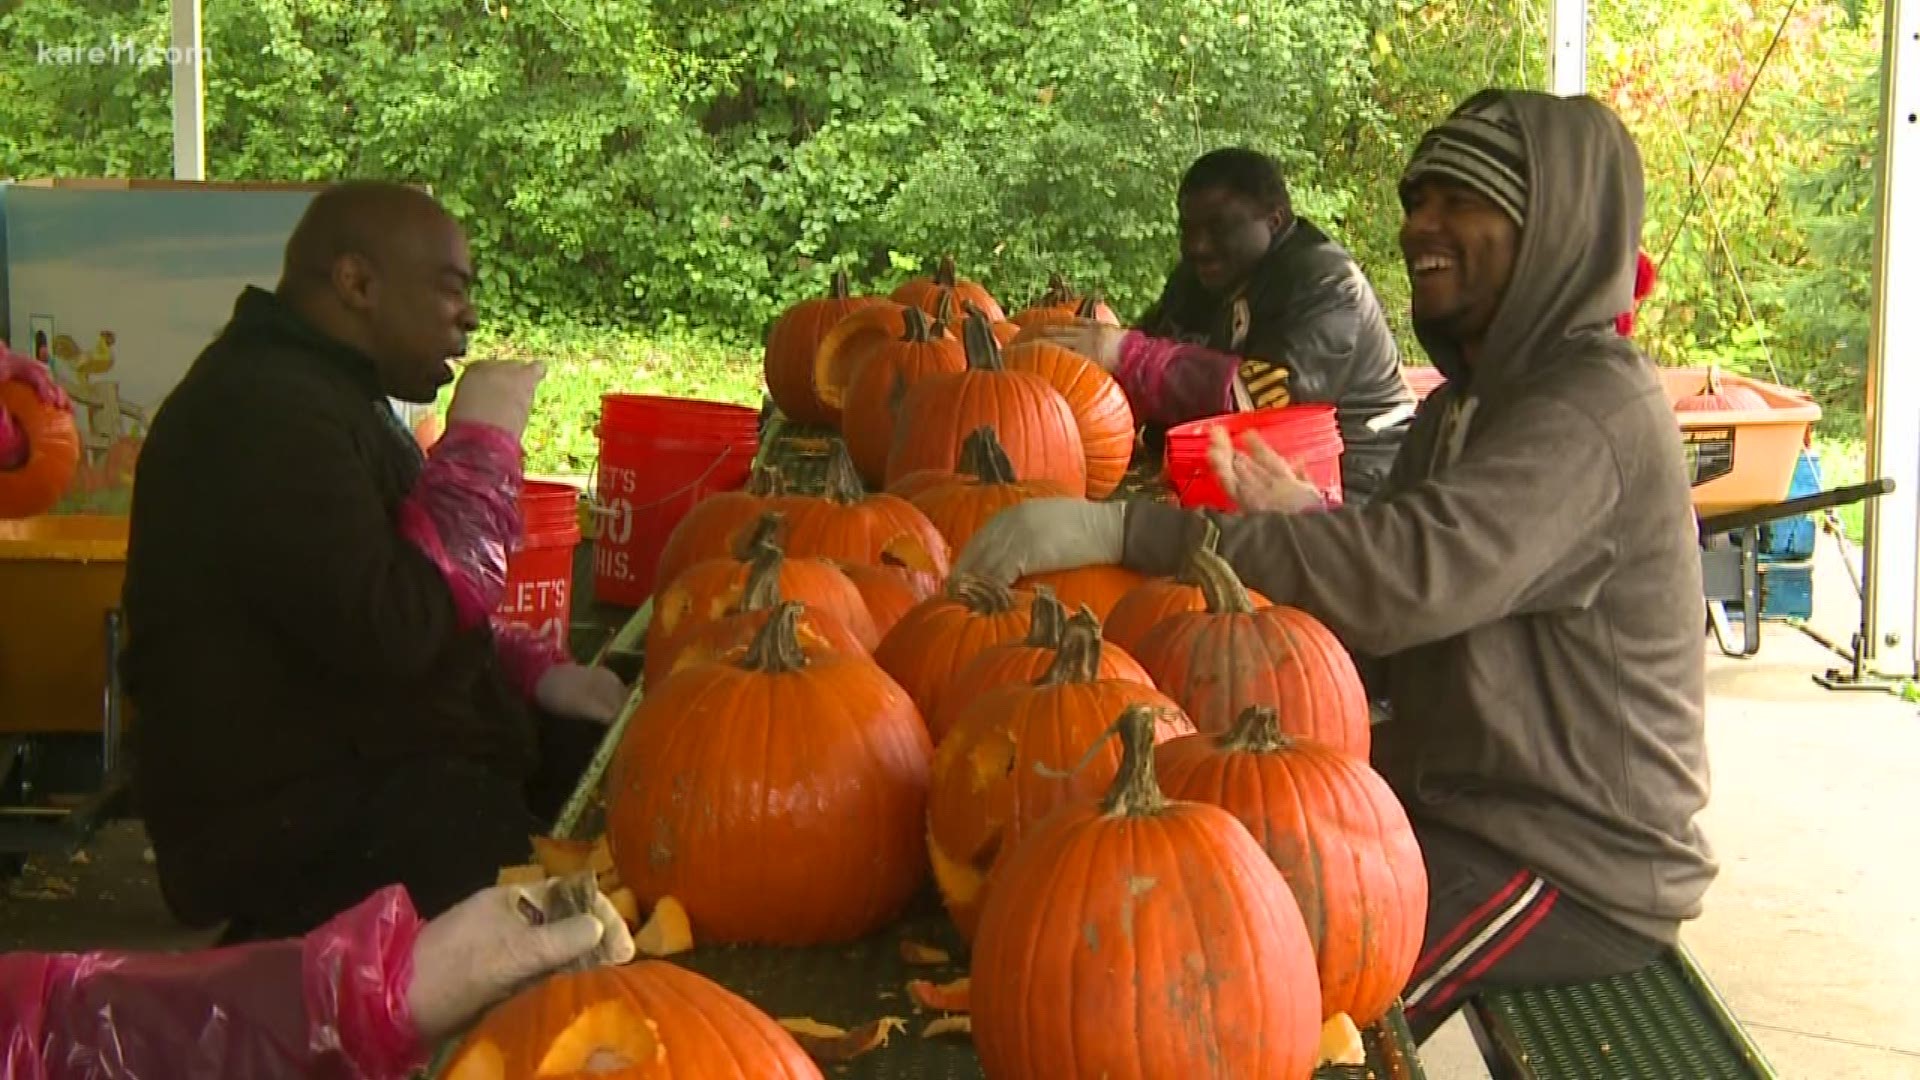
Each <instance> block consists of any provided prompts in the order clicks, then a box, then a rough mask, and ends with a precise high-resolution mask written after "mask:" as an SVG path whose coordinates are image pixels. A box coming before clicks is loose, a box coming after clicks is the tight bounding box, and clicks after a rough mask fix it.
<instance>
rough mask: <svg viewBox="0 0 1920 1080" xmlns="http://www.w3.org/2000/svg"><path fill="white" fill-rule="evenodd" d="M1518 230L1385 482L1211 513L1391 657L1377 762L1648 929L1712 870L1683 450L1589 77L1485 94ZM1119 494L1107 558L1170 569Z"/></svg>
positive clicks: (1340, 624)
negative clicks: (1115, 540)
mask: <svg viewBox="0 0 1920 1080" xmlns="http://www.w3.org/2000/svg"><path fill="white" fill-rule="evenodd" d="M1507 97H1508V100H1509V103H1510V105H1511V109H1512V115H1513V117H1514V119H1515V120H1516V121H1517V124H1518V127H1519V130H1520V134H1521V144H1522V147H1523V151H1524V155H1525V159H1526V163H1527V167H1528V171H1529V174H1530V177H1531V180H1530V190H1531V194H1530V205H1529V208H1528V210H1527V221H1528V222H1529V224H1527V225H1526V226H1523V227H1522V228H1521V230H1520V232H1519V235H1518V238H1517V245H1518V247H1517V250H1516V252H1515V260H1514V267H1513V276H1512V280H1511V282H1510V283H1509V285H1508V286H1507V289H1506V292H1505V294H1504V295H1503V297H1502V299H1501V303H1500V306H1499V309H1498V311H1497V313H1496V314H1495V317H1494V320H1493V324H1492V326H1491V327H1490V328H1489V331H1488V335H1487V339H1486V341H1485V342H1484V347H1483V349H1482V350H1481V356H1480V358H1479V359H1478V360H1477V361H1476V363H1475V365H1474V367H1473V368H1472V369H1471V370H1468V369H1467V367H1466V366H1465V365H1464V364H1463V363H1462V360H1461V356H1460V353H1459V350H1458V348H1457V347H1456V346H1455V344H1454V343H1452V342H1450V341H1446V340H1441V339H1439V338H1437V337H1434V336H1431V335H1430V334H1427V333H1422V337H1421V343H1422V344H1423V345H1424V346H1425V347H1426V349H1427V351H1428V353H1429V355H1430V356H1432V358H1433V360H1434V362H1435V364H1436V365H1437V366H1438V367H1439V368H1440V369H1441V370H1442V371H1443V372H1444V373H1445V374H1446V376H1447V380H1448V381H1447V383H1446V384H1445V385H1444V386H1442V387H1441V388H1440V389H1439V390H1438V391H1436V392H1435V393H1434V394H1433V395H1432V396H1431V397H1429V398H1428V399H1427V401H1426V402H1425V403H1423V405H1422V407H1421V409H1420V412H1419V414H1418V415H1417V416H1416V418H1415V421H1414V424H1413V427H1412V430H1411V431H1409V433H1408V436H1407V441H1406V442H1405V444H1404V445H1403V446H1402V448H1401V451H1400V454H1399V455H1398V457H1396V459H1395V461H1394V466H1393V469H1392V472H1391V474H1390V476H1389V477H1388V481H1387V484H1386V486H1385V488H1384V489H1383V491H1382V493H1381V495H1380V496H1379V497H1378V498H1377V499H1376V500H1375V501H1373V502H1372V503H1370V504H1368V505H1366V506H1364V507H1355V508H1348V509H1342V510H1337V511H1334V512H1332V513H1324V514H1306V515H1294V516H1289V515H1283V514H1246V515H1219V514H1215V515H1212V516H1213V517H1214V518H1215V520H1216V521H1217V522H1218V524H1219V528H1220V551H1221V553H1222V554H1223V555H1224V556H1225V557H1226V558H1227V559H1228V560H1229V561H1230V562H1231V563H1232V565H1233V567H1234V569H1235V570H1236V571H1238V572H1239V573H1240V575H1241V576H1242V577H1243V578H1244V580H1245V581H1246V583H1247V585H1248V586H1249V587H1251V588H1254V589H1257V590H1259V591H1260V592H1263V593H1265V594H1266V595H1268V596H1269V597H1272V598H1273V599H1274V601H1275V602H1277V603H1286V604H1291V605H1294V606H1296V607H1299V608H1302V609H1304V610H1306V611H1307V612H1310V613H1311V614H1313V615H1315V616H1316V617H1318V618H1319V619H1320V620H1322V621H1323V622H1325V623H1326V624H1327V625H1328V626H1329V627H1330V628H1331V629H1332V630H1333V631H1334V632H1335V633H1337V634H1339V635H1340V636H1341V637H1342V639H1343V640H1345V641H1346V642H1347V643H1348V645H1349V647H1351V648H1353V649H1355V650H1356V651H1358V652H1361V653H1366V654H1371V655H1376V656H1386V657H1388V658H1389V659H1388V662H1387V682H1388V687H1389V692H1390V697H1391V700H1392V702H1393V707H1394V719H1393V720H1391V721H1389V722H1387V723H1385V724H1382V725H1381V726H1380V727H1378V728H1377V729H1376V730H1375V733H1374V765H1375V767H1376V768H1377V769H1378V770H1379V771H1380V772H1381V774H1382V775H1383V776H1385V777H1386V779H1387V780H1388V782H1389V783H1390V784H1392V786H1393V788H1394V790H1395V791H1396V792H1397V793H1398V794H1399V796H1400V798H1401V800H1402V801H1403V802H1404V803H1405V805H1406V807H1407V810H1408V813H1409V815H1410V816H1411V817H1413V818H1414V819H1415V820H1417V821H1418V820H1425V821H1429V822H1434V823H1437V824H1441V825H1445V826H1450V827H1453V828H1456V829H1459V830H1462V831H1465V832H1467V833H1470V834H1472V835H1475V836H1477V837H1479V838H1481V839H1483V840H1484V841H1486V842H1487V843H1489V844H1491V845H1493V846H1494V847H1496V848H1498V849H1501V850H1502V851H1504V852H1506V853H1507V854H1508V855H1510V856H1511V857H1512V858H1514V859H1515V860H1516V861H1517V862H1518V863H1519V864H1521V865H1523V866H1526V867H1528V868H1529V869H1531V870H1533V871H1534V872H1535V873H1537V874H1539V875H1541V876H1542V877H1544V878H1546V879H1548V880H1549V881H1551V882H1553V883H1554V884H1556V885H1558V886H1559V887H1560V888H1561V889H1562V890H1563V891H1564V892H1566V893H1567V894H1568V895H1570V896H1572V897H1574V898H1575V899H1577V900H1579V901H1581V902H1583V903H1585V904H1587V905H1588V906H1590V907H1592V908H1594V909H1596V910H1597V911H1599V912H1601V913H1602V914H1604V915H1606V916H1607V917H1609V918H1611V919H1613V920H1614V921H1615V922H1616V923H1618V924H1620V925H1623V926H1625V927H1627V928H1629V929H1631V930H1635V931H1638V932H1640V933H1642V934H1645V935H1647V936H1648V937H1651V938H1654V939H1656V940H1660V941H1672V940H1674V939H1675V937H1676V936H1677V933H1678V927H1679V924H1680V923H1681V922H1682V921H1683V920H1686V919H1689V918H1692V917H1694V916H1696V915H1697V914H1699V912H1700V909H1701V899H1702V896H1703V895H1704V894H1705V892H1706V889H1707V886H1708V885H1709V883H1710V882H1711V881H1712V880H1713V878H1714V876H1715V873H1716V866H1715V863H1714V859H1713V856H1712V853H1711V851H1710V848H1709V846H1708V844H1707V841H1706V839H1705V838H1704V837H1703V836H1702V834H1701V832H1700V829H1699V827H1698V826H1697V824H1696V823H1695V818H1696V815H1697V814H1698V813H1699V811H1700V810H1701V808H1702V807H1703V806H1704V805H1705V804H1706V800H1707V793H1708V770H1707V753H1706V744H1705V652H1704V647H1703V645H1702V637H1701V634H1702V628H1703V627H1704V626H1705V624H1706V618H1705V601H1704V599H1703V593H1702V585H1701V578H1700V554H1699V547H1698V544H1699V540H1698V528H1697V525H1696V522H1695V518H1694V514H1693V509H1692V505H1691V498H1690V495H1689V479H1688V475H1687V470H1686V465H1685V457H1684V454H1683V450H1682V447H1681V441H1680V435H1679V431H1678V425H1676V424H1675V423H1674V419H1673V413H1672V409H1671V406H1670V405H1669V404H1668V401H1667V398H1666V394H1665V390H1664V389H1663V387H1662V385H1661V382H1660V379H1659V375H1658V372H1657V371H1656V370H1655V368H1654V366H1653V364H1652V363H1651V362H1650V361H1649V360H1648V359H1647V358H1646V357H1645V356H1643V355H1642V354H1641V353H1640V352H1639V351H1638V350H1637V349H1635V348H1634V347H1633V345H1632V344H1631V343H1630V342H1629V341H1627V340H1626V339H1624V338H1622V337H1621V336H1620V335H1619V334H1618V333H1617V332H1616V331H1615V329H1614V319H1615V317H1616V316H1617V315H1618V314H1619V313H1620V312H1623V311H1627V310H1630V309H1631V307H1632V295H1633V286H1634V270H1635V255H1636V253H1637V251H1638V244H1639V239H1640V226H1641V217H1642V213H1643V194H1642V192H1643V187H1642V185H1643V179H1642V175H1641V165H1640V158H1639V153H1638V151H1637V149H1636V148H1635V146H1634V144H1633V141H1632V138H1631V136H1630V135H1629V134H1628V133H1627V131H1626V129H1625V128H1624V127H1623V126H1622V125H1621V123H1620V121H1619V120H1618V118H1617V117H1615V116H1614V114H1613V113H1611V112H1610V111H1608V110H1607V109H1606V108H1605V107H1604V106H1602V105H1601V104H1599V103H1598V102H1596V101H1594V100H1593V99H1591V98H1584V97H1583V98H1572V99H1563V98H1557V97H1553V96H1550V95H1546V94H1537V93H1524V92H1517V93H1512V94H1509V95H1507ZM1188 513H1189V512H1188V511H1182V510H1179V509H1176V508H1172V507H1164V506H1154V505H1150V504H1146V503H1135V504H1132V505H1131V506H1130V507H1129V510H1128V514H1127V525H1126V556H1125V559H1126V563H1127V565H1129V566H1131V567H1133V568H1134V569H1136V570H1140V571H1144V572H1147V573H1153V574H1162V573H1171V572H1173V571H1174V570H1175V569H1176V568H1177V566H1178V564H1179V562H1180V559H1181V556H1182V550H1181V549H1182V542H1181V541H1182V538H1183V537H1185V536H1187V535H1189V534H1188V533H1187V532H1186V527H1187V526H1186V523H1185V522H1184V521H1183V520H1181V519H1182V518H1183V517H1185V516H1187V515H1188Z"/></svg>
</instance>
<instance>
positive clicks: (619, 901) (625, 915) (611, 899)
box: [607, 885, 640, 930]
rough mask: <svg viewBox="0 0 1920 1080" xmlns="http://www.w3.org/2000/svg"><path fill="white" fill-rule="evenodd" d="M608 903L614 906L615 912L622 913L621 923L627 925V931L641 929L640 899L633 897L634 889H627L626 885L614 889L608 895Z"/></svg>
mask: <svg viewBox="0 0 1920 1080" xmlns="http://www.w3.org/2000/svg"><path fill="white" fill-rule="evenodd" d="M607 903H609V904H612V905H613V910H615V911H617V912H619V913H620V921H621V922H624V923H626V924H627V929H629V930H635V929H638V928H639V926H640V899H639V897H636V896H634V895H633V890H632V889H629V888H627V887H626V886H625V885H622V886H620V887H619V888H617V889H614V890H613V891H612V892H610V893H607Z"/></svg>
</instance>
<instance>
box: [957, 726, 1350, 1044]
mask: <svg viewBox="0 0 1920 1080" xmlns="http://www.w3.org/2000/svg"><path fill="white" fill-rule="evenodd" d="M1118 727H1119V729H1120V738H1121V741H1122V742H1123V744H1124V748H1125V749H1124V753H1123V756H1122V758H1121V762H1120V765H1119V767H1118V769H1117V770H1115V775H1114V778H1113V782H1112V784H1111V785H1110V786H1109V787H1108V788H1107V789H1106V794H1105V796H1104V797H1100V796H1095V797H1092V798H1088V797H1079V798H1074V799H1071V800H1069V801H1068V802H1067V803H1066V804H1065V805H1063V806H1061V807H1060V808H1059V809H1058V810H1057V811H1055V813H1054V814H1053V815H1052V816H1051V817H1050V818H1048V819H1047V820H1046V821H1045V822H1043V823H1042V824H1041V825H1040V826H1039V827H1038V828H1036V829H1034V830H1033V831H1032V832H1031V833H1030V834H1029V835H1028V836H1027V838H1026V839H1025V840H1023V841H1022V842H1021V844H1020V846H1019V847H1017V848H1011V849H1010V857H1009V858H1008V859H1007V860H1006V861H1005V862H1004V863H1003V864H1002V865H1001V866H1000V868H999V869H997V870H996V871H995V872H994V882H993V889H992V891H991V892H990V893H989V895H988V897H987V901H986V905H985V909H984V911H983V912H982V913H981V918H980V929H979V933H978V934H977V935H976V936H975V939H974V946H973V958H972V964H971V969H972V980H973V981H972V983H971V986H970V998H971V1005H972V1010H973V1011H972V1021H973V1024H972V1026H973V1039H974V1045H975V1047H976V1048H977V1049H978V1051H979V1054H980V1064H981V1067H982V1071H983V1072H984V1073H985V1074H986V1075H988V1076H1007V1077H1013V1076H1019V1077H1067V1076H1114V1077H1120V1076H1126V1077H1155V1078H1159V1077H1181V1078H1190V1080H1200V1078H1203V1077H1204V1078H1209V1080H1227V1078H1233V1080H1248V1078H1252V1077H1259V1078H1261V1080H1307V1078H1308V1077H1310V1076H1312V1075H1313V1071H1314V1065H1315V1063H1316V1062H1317V1060H1318V1058H1319V1048H1320V989H1319V986H1318V985H1317V980H1316V978H1315V971H1314V962H1313V945H1312V943H1311V942H1310V941H1309V940H1308V939H1307V931H1306V926H1305V923H1304V922H1303V921H1302V920H1301V917H1300V909H1299V906H1298V905H1297V904H1296V903H1295V902H1294V899H1293V894H1292V892H1291V891H1290V890H1289V889H1288V888H1287V883H1286V880H1285V879H1284V878H1282V877H1281V876H1280V874H1279V872H1278V871H1276V870H1275V869H1274V868H1273V864H1272V863H1271V862H1270V861H1268V859H1267V856H1266V853H1265V852H1263V851H1261V850H1260V845H1259V844H1257V843H1255V842H1254V840H1253V838H1252V837H1251V836H1249V835H1248V833H1247V830H1246V829H1245V828H1244V827H1243V826H1242V825H1241V824H1240V823H1239V822H1238V821H1236V820H1234V818H1233V815H1231V814H1229V813H1227V812H1226V811H1225V810H1222V809H1220V808H1219V807H1217V806H1208V805H1206V804H1205V803H1195V802H1181V801H1173V800H1169V799H1168V798H1167V797H1166V796H1165V795H1163V794H1162V793H1161V791H1160V788H1159V785H1158V784H1156V783H1155V781H1154V771H1153V759H1154V742H1155V734H1156V731H1155V722H1154V716H1153V710H1152V709H1150V708H1146V707H1138V706H1136V707H1133V708H1129V709H1128V710H1127V711H1126V712H1125V713H1124V714H1123V715H1122V717H1121V720H1120V723H1119V725H1118Z"/></svg>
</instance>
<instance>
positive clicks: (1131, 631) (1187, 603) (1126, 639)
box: [1102, 515, 1273, 650]
mask: <svg viewBox="0 0 1920 1080" xmlns="http://www.w3.org/2000/svg"><path fill="white" fill-rule="evenodd" d="M1195 520H1196V521H1197V523H1198V524H1197V526H1196V528H1195V530H1194V541H1193V545H1192V547H1190V548H1189V549H1188V555H1187V562H1186V565H1185V566H1184V567H1182V568H1181V570H1180V573H1179V574H1178V575H1176V576H1174V577H1170V578H1151V579H1148V580H1147V581H1144V582H1142V583H1140V584H1139V585H1136V586H1134V587H1133V588H1132V589H1130V590H1128V591H1127V594H1126V595H1125V596H1122V597H1121V598H1120V600H1119V602H1118V603H1116V604H1114V605H1113V611H1112V612H1111V613H1109V614H1108V615H1107V617H1106V618H1105V619H1104V620H1103V621H1102V625H1103V626H1104V627H1105V629H1106V632H1107V640H1108V641H1111V642H1113V643H1115V644H1117V645H1119V646H1120V647H1121V648H1124V649H1128V650H1132V649H1137V648H1139V647H1140V642H1141V641H1143V640H1144V639H1145V638H1146V636H1147V631H1149V630H1152V629H1153V628H1154V627H1156V626H1158V625H1160V623H1161V622H1162V621H1164V620H1166V619H1168V618H1170V617H1172V616H1174V615H1180V614H1184V613H1185V612H1189V611H1205V610H1207V597H1206V594H1204V593H1202V592H1201V591H1200V569H1199V567H1198V566H1197V565H1196V564H1195V562H1194V558H1195V556H1194V555H1193V552H1195V551H1202V550H1204V551H1214V550H1217V549H1218V547H1219V545H1220V528H1219V526H1217V525H1215V524H1214V523H1213V519H1212V518H1210V517H1207V516H1205V515H1199V516H1197V517H1196V518H1195ZM1242 588H1243V589H1245V586H1242ZM1245 591H1246V594H1247V602H1248V603H1249V604H1251V605H1252V606H1253V609H1254V610H1255V611H1258V610H1260V609H1261V608H1267V607H1272V606H1273V601H1271V600H1269V599H1267V598H1266V597H1264V596H1262V595H1260V594H1259V593H1258V592H1256V591H1254V590H1252V589H1245Z"/></svg>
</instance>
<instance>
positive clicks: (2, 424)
mask: <svg viewBox="0 0 1920 1080" xmlns="http://www.w3.org/2000/svg"><path fill="white" fill-rule="evenodd" d="M26 463H27V437H26V435H25V434H23V433H22V432H21V431H20V425H19V424H17V423H15V422H14V419H13V414H12V413H10V412H8V411H7V410H5V409H0V470H6V469H17V468H19V467H20V466H22V465H25V464H26Z"/></svg>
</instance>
